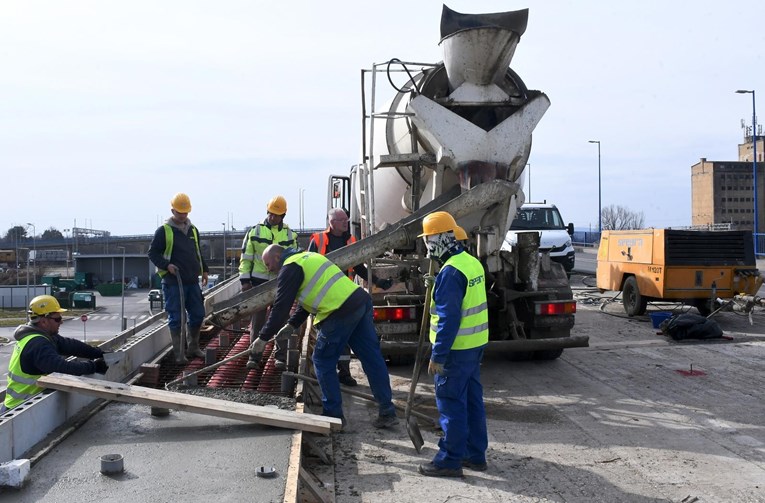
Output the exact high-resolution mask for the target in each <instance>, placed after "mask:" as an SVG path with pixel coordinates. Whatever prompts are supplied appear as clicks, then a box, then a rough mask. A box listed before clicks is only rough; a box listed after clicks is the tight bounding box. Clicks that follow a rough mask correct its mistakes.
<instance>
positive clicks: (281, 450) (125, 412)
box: [0, 403, 292, 503]
mask: <svg viewBox="0 0 765 503" xmlns="http://www.w3.org/2000/svg"><path fill="white" fill-rule="evenodd" d="M291 442H292V432H291V431H289V430H282V429H277V428H270V427H265V426H259V425H252V424H245V423H243V422H240V421H234V420H228V419H217V418H210V417H206V416H201V415H198V414H190V413H186V412H177V411H173V412H172V413H171V414H170V415H169V416H167V417H165V418H156V417H154V416H151V415H150V413H149V407H145V406H140V405H132V404H123V403H111V404H109V405H108V406H106V408H105V409H104V410H103V411H101V412H100V413H98V414H97V415H96V416H94V417H93V418H92V419H90V420H89V421H88V422H87V423H86V424H85V425H84V426H83V427H81V428H80V429H79V430H77V432H75V433H74V434H73V435H72V436H70V437H69V438H67V439H66V440H65V441H64V442H63V443H62V444H61V445H60V446H59V447H57V448H56V449H54V450H53V451H52V452H50V453H48V454H47V455H46V456H44V457H43V458H42V459H41V460H40V462H39V463H37V464H36V465H35V466H34V467H33V468H32V473H31V476H30V478H29V481H28V483H27V484H26V485H25V487H24V488H23V489H21V490H4V491H2V492H0V502H2V503H5V502H9V503H10V502H14V503H32V502H39V503H46V502H47V503H53V502H61V501H79V502H87V501H129V502H131V503H144V502H146V503H149V502H151V503H153V502H157V501H183V502H184V503H193V502H206V503H209V502H225V501H231V502H239V501H259V502H277V501H278V502H281V501H282V500H283V498H284V492H285V480H286V477H287V468H288V465H289V456H290V448H291ZM105 454H121V455H122V456H123V457H124V468H125V470H124V472H123V473H122V474H119V475H110V476H107V475H103V474H101V473H100V469H101V461H100V458H101V456H103V455H105ZM261 466H265V467H267V468H270V467H272V466H273V467H274V468H275V469H276V472H277V476H276V477H275V478H271V479H268V478H261V477H257V476H256V470H257V469H258V468H259V467H261Z"/></svg>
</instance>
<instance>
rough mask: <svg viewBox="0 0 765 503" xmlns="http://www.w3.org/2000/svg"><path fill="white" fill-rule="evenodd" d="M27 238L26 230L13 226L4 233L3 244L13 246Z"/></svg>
mask: <svg viewBox="0 0 765 503" xmlns="http://www.w3.org/2000/svg"><path fill="white" fill-rule="evenodd" d="M26 238H27V229H26V227H24V226H22V225H14V226H13V227H11V228H10V229H8V232H6V233H5V242H6V243H9V244H15V243H18V242H19V241H23V240H25V239H26Z"/></svg>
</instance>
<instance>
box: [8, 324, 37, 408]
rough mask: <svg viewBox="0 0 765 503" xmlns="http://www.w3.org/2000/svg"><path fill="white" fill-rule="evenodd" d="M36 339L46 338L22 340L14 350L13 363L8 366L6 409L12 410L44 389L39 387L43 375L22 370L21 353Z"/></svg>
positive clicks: (32, 336) (30, 336)
mask: <svg viewBox="0 0 765 503" xmlns="http://www.w3.org/2000/svg"><path fill="white" fill-rule="evenodd" d="M35 337H45V336H44V335H42V334H32V335H28V336H27V337H24V338H23V339H21V341H19V342H18V344H16V347H15V348H13V354H11V361H10V363H9V364H8V388H7V389H6V390H5V402H4V403H5V407H6V408H7V409H12V408H14V407H16V406H17V405H19V404H20V403H22V402H24V401H26V400H29V399H30V398H32V397H33V396H35V395H36V394H38V393H39V392H41V391H42V390H43V389H44V388H41V387H40V386H38V385H37V380H38V379H39V378H40V377H42V374H37V375H35V374H27V373H26V372H24V371H23V370H21V352H22V351H24V347H25V346H26V345H27V343H28V342H29V341H31V340H32V339H34V338H35Z"/></svg>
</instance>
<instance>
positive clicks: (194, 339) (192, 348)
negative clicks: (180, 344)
mask: <svg viewBox="0 0 765 503" xmlns="http://www.w3.org/2000/svg"><path fill="white" fill-rule="evenodd" d="M201 329H202V327H189V348H188V349H187V350H186V356H187V357H188V358H194V357H198V358H204V357H205V354H204V353H203V352H202V350H201V349H199V331H200V330H201Z"/></svg>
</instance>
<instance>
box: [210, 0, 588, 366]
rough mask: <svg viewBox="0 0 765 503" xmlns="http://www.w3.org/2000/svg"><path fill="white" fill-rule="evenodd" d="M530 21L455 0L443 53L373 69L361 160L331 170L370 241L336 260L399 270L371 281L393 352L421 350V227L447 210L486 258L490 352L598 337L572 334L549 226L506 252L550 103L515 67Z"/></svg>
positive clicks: (251, 304)
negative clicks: (385, 96) (474, 9)
mask: <svg viewBox="0 0 765 503" xmlns="http://www.w3.org/2000/svg"><path fill="white" fill-rule="evenodd" d="M527 20H528V10H521V11H513V12H503V13H496V14H476V15H469V14H460V13H457V12H454V11H452V10H450V9H449V8H448V7H446V6H444V7H443V13H442V19H441V36H442V39H441V46H442V48H443V53H444V60H443V62H442V63H437V64H422V63H406V62H402V61H399V60H391V61H388V62H386V63H383V64H377V65H373V67H372V69H371V70H366V71H363V72H362V89H363V93H362V94H363V97H362V107H363V110H362V112H363V114H362V115H363V118H364V119H363V127H362V131H363V133H362V138H363V141H362V159H361V162H360V163H359V164H358V165H356V166H354V167H353V168H352V169H351V171H350V174H349V175H342V176H332V177H330V180H329V194H328V206H329V207H338V208H339V207H342V208H343V209H346V210H348V211H349V213H350V216H351V223H352V229H353V232H354V233H355V234H356V237H357V238H358V241H357V242H356V243H354V244H351V245H349V246H345V247H343V248H340V249H338V250H335V251H332V252H330V253H329V254H327V258H329V259H331V260H332V261H333V262H335V264H337V265H338V266H339V267H340V268H341V269H348V268H351V267H353V266H354V265H356V264H359V263H367V264H368V266H369V267H370V269H371V270H372V273H373V274H375V275H377V276H378V277H392V278H396V279H398V281H397V283H396V287H395V288H392V289H391V290H389V291H378V290H376V289H374V288H372V291H371V293H372V296H373V299H374V302H375V323H376V327H377V329H378V333H379V335H380V343H381V347H382V349H383V353H384V354H385V355H386V356H388V357H389V358H390V359H391V361H392V362H396V360H398V361H399V362H400V363H404V362H405V361H411V360H412V359H413V358H414V356H415V353H416V348H417V341H418V335H419V329H420V319H421V316H422V311H423V308H424V307H423V306H425V305H426V304H427V302H426V299H425V298H424V297H425V295H424V293H425V287H424V281H423V275H424V274H425V273H426V272H427V271H428V265H427V262H428V261H427V259H426V258H425V250H424V245H423V243H422V240H421V239H418V238H417V235H418V234H419V233H420V232H421V231H422V218H423V217H424V216H425V215H427V214H428V213H430V212H431V211H436V210H443V211H448V212H449V213H451V214H452V215H453V216H454V217H455V218H456V219H457V221H458V223H459V224H460V225H461V227H463V228H464V229H465V230H466V231H467V233H468V234H469V238H468V240H469V244H468V247H469V249H470V251H471V252H472V253H473V254H474V255H475V256H477V257H478V258H479V259H480V260H481V262H482V263H483V265H484V268H485V271H486V280H487V288H488V292H487V293H488V295H487V297H488V302H489V313H490V319H489V322H490V342H489V345H488V347H487V352H497V351H498V352H503V353H506V354H508V355H510V356H511V357H515V358H530V357H534V358H540V359H554V358H557V357H558V356H560V355H561V353H562V351H563V349H564V348H567V347H581V346H586V345H587V344H588V339H587V337H584V336H577V337H572V336H571V328H572V327H573V325H574V313H575V311H576V303H575V302H574V300H573V297H572V292H571V288H570V286H569V283H568V278H567V276H566V272H565V271H564V269H563V267H562V266H561V265H560V264H558V263H555V262H553V261H551V260H550V258H549V256H548V255H546V254H541V255H540V253H539V233H537V232H526V233H519V236H518V242H517V245H516V246H514V247H513V248H512V249H510V250H503V249H501V247H502V244H503V241H504V237H505V234H506V233H507V230H508V228H509V225H510V223H511V222H512V220H513V217H514V216H515V214H516V210H517V208H518V207H520V206H521V204H522V203H523V200H524V195H523V192H522V191H521V188H520V186H519V185H518V184H517V183H516V182H517V181H518V180H519V179H520V178H521V177H522V176H523V172H524V168H525V166H526V162H527V160H528V158H529V152H530V149H531V133H532V131H533V129H534V127H535V126H536V125H537V123H538V122H539V120H540V119H541V118H542V115H544V113H545V111H546V110H547V108H548V107H549V105H550V102H549V100H548V99H547V96H545V94H544V93H542V92H540V91H534V90H530V89H528V88H527V87H526V85H525V84H524V83H523V81H522V80H521V79H520V77H519V76H518V75H517V74H516V73H515V72H514V71H513V70H512V69H511V68H510V67H509V65H510V61H511V59H512V56H513V53H514V51H515V48H516V46H517V44H518V42H519V41H520V38H521V35H523V33H524V31H525V30H526V23H527ZM402 76H403V77H402ZM383 77H385V79H384V80H383ZM380 81H383V82H390V84H391V85H392V86H393V91H394V92H393V93H390V94H393V95H394V96H393V98H392V100H390V101H388V102H387V103H386V104H385V105H384V106H381V107H378V99H377V94H378V92H379V93H382V91H381V90H380V87H385V90H386V91H388V90H389V89H390V88H389V87H388V86H387V84H385V85H384V86H381V85H380ZM396 81H400V82H401V85H397V84H396V83H395V82H396ZM274 288H275V281H269V282H267V283H264V284H262V285H259V286H257V287H255V288H253V289H251V290H248V291H246V292H242V293H239V294H237V295H235V296H233V297H232V298H231V299H229V300H227V301H225V302H221V303H219V304H216V305H215V306H214V313H213V314H212V315H211V320H210V321H211V322H213V323H214V324H217V325H219V326H225V325H226V324H228V323H230V322H232V321H234V320H238V319H243V318H246V317H247V316H249V315H250V314H251V313H252V312H253V311H255V310H258V309H262V308H263V307H264V306H266V305H267V304H268V303H270V302H271V301H272V300H273V298H274Z"/></svg>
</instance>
